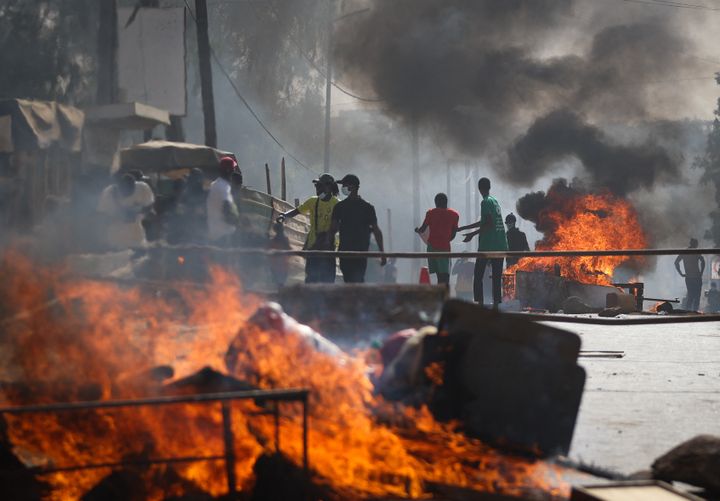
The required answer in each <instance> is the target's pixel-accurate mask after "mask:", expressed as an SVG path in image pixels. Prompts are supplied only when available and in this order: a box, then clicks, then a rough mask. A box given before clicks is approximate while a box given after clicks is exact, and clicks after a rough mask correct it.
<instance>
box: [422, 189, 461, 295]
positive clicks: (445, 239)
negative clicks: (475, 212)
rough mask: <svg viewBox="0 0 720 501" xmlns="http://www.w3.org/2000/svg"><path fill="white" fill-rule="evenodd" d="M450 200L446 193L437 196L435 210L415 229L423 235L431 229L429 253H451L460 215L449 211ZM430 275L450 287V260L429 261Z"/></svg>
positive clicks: (428, 213)
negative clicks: (432, 274) (451, 245)
mask: <svg viewBox="0 0 720 501" xmlns="http://www.w3.org/2000/svg"><path fill="white" fill-rule="evenodd" d="M447 204H448V199H447V195H446V194H445V193H438V194H437V195H435V208H434V209H430V210H429V211H427V213H426V214H425V221H423V224H422V226H420V227H419V228H415V232H416V233H419V234H422V233H425V230H427V229H428V228H430V234H429V236H428V239H427V250H428V252H450V242H451V241H452V240H453V239H454V238H455V234H456V233H457V231H458V221H459V220H460V214H458V213H457V211H456V210H454V209H448V206H447ZM428 268H429V271H430V273H435V274H436V275H437V281H438V283H439V284H446V285H448V287H449V285H450V259H449V258H431V259H428Z"/></svg>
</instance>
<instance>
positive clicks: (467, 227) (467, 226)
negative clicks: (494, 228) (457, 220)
mask: <svg viewBox="0 0 720 501" xmlns="http://www.w3.org/2000/svg"><path fill="white" fill-rule="evenodd" d="M481 224H482V220H481V221H478V222H476V223H472V224H467V225H465V226H460V227H459V228H458V231H465V230H472V229H473V228H480V225H481Z"/></svg>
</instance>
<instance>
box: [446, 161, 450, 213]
mask: <svg viewBox="0 0 720 501" xmlns="http://www.w3.org/2000/svg"><path fill="white" fill-rule="evenodd" d="M445 190H446V192H445V194H446V195H447V197H448V207H450V195H451V185H450V161H449V160H448V161H447V163H446V164H445Z"/></svg>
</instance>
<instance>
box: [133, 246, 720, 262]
mask: <svg viewBox="0 0 720 501" xmlns="http://www.w3.org/2000/svg"><path fill="white" fill-rule="evenodd" d="M138 250H145V251H149V252H153V251H162V250H167V251H176V252H180V251H186V252H212V253H219V254H235V255H265V256H269V257H273V256H276V257H282V256H300V257H314V256H326V257H342V258H359V259H360V258H381V257H385V258H398V259H427V258H463V257H464V258H488V259H499V258H507V257H510V258H534V257H582V256H590V257H603V256H630V257H642V256H677V255H720V249H716V248H702V249H688V248H681V249H674V248H673V249H608V250H540V251H470V252H452V251H451V252H375V251H364V252H363V251H318V250H272V249H263V248H256V249H252V248H245V247H216V246H212V245H150V246H149V247H147V248H143V249H138Z"/></svg>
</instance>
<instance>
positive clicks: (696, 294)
mask: <svg viewBox="0 0 720 501" xmlns="http://www.w3.org/2000/svg"><path fill="white" fill-rule="evenodd" d="M691 285H692V303H691V307H690V309H691V310H692V311H700V293H701V292H702V278H700V277H693V279H692V284H691ZM689 294H690V293H689V291H688V295H689ZM688 303H690V300H688Z"/></svg>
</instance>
